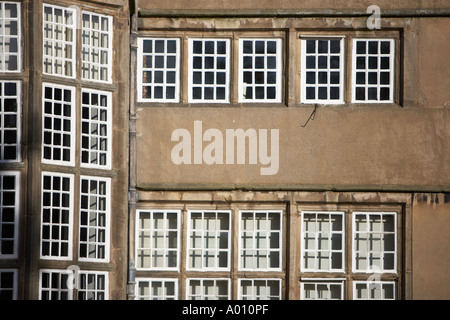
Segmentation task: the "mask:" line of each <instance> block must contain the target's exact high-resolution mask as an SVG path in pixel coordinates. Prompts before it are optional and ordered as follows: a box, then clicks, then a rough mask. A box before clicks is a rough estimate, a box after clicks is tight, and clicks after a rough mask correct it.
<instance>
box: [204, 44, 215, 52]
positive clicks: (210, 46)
mask: <svg viewBox="0 0 450 320" xmlns="http://www.w3.org/2000/svg"><path fill="white" fill-rule="evenodd" d="M205 53H208V54H212V53H214V41H205Z"/></svg>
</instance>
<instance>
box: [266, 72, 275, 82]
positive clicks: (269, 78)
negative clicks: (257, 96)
mask: <svg viewBox="0 0 450 320" xmlns="http://www.w3.org/2000/svg"><path fill="white" fill-rule="evenodd" d="M267 83H268V84H275V83H277V73H276V72H267Z"/></svg>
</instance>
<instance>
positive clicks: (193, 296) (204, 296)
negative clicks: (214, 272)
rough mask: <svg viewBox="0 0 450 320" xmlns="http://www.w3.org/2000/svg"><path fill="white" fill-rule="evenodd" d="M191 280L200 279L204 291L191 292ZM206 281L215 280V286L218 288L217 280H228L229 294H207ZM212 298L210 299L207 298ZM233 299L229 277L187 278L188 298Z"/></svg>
mask: <svg viewBox="0 0 450 320" xmlns="http://www.w3.org/2000/svg"><path fill="white" fill-rule="evenodd" d="M191 281H200V287H201V290H202V292H201V293H200V294H191V293H190V288H191ZM205 281H213V282H214V286H215V288H217V281H226V282H227V296H226V297H219V296H218V295H217V294H205V286H204V282H205ZM196 297H198V298H200V299H192V298H196ZM206 298H210V299H206ZM230 299H231V281H230V279H228V278H187V279H186V300H230Z"/></svg>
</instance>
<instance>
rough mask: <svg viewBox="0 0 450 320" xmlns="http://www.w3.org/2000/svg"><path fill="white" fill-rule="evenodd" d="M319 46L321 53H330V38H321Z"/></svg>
mask: <svg viewBox="0 0 450 320" xmlns="http://www.w3.org/2000/svg"><path fill="white" fill-rule="evenodd" d="M317 47H318V52H319V53H328V40H319V41H318V46H317Z"/></svg>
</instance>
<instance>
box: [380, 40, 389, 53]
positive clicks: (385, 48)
mask: <svg viewBox="0 0 450 320" xmlns="http://www.w3.org/2000/svg"><path fill="white" fill-rule="evenodd" d="M390 52H391V43H390V42H389V41H381V54H389V53H390Z"/></svg>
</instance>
